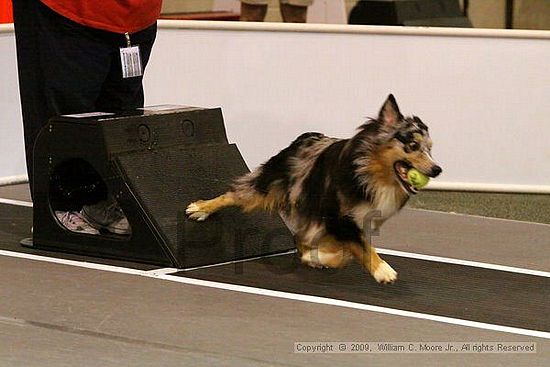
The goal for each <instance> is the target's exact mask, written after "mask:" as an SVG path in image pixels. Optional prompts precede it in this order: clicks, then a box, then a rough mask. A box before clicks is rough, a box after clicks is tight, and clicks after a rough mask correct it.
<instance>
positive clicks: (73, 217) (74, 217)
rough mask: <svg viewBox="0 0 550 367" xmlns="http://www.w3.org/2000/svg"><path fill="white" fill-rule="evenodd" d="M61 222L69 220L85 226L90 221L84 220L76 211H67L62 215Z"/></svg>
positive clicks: (75, 224) (74, 223) (78, 225)
mask: <svg viewBox="0 0 550 367" xmlns="http://www.w3.org/2000/svg"><path fill="white" fill-rule="evenodd" d="M61 222H64V223H65V222H67V223H70V224H72V225H74V226H77V227H85V226H87V225H88V222H86V221H85V220H84V218H82V217H81V216H80V215H79V214H78V213H76V212H66V213H64V214H63V216H62V217H61Z"/></svg>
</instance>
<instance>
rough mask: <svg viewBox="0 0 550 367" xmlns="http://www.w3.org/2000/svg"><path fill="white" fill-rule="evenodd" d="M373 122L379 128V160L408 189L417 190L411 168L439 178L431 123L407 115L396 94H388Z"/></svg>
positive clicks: (411, 192)
mask: <svg viewBox="0 0 550 367" xmlns="http://www.w3.org/2000/svg"><path fill="white" fill-rule="evenodd" d="M371 123H372V124H374V125H375V127H376V130H377V134H376V136H377V139H376V145H377V149H376V151H377V154H376V155H377V159H378V160H379V162H380V163H381V164H383V165H384V166H385V167H391V168H390V169H388V170H387V171H386V172H389V173H388V175H392V176H393V177H392V179H394V180H395V181H397V182H398V183H399V184H400V185H401V187H402V188H403V189H404V190H405V191H406V192H408V193H410V194H416V192H417V189H416V188H415V187H414V186H413V185H411V184H410V183H409V182H408V179H407V173H408V171H409V170H410V169H411V168H416V169H417V170H418V171H420V172H422V173H423V174H425V175H426V176H429V177H436V176H438V175H439V174H440V173H441V172H442V169H441V167H440V166H439V165H437V164H436V163H435V161H434V160H433V158H432V155H431V149H432V140H431V139H430V135H429V133H428V126H426V124H424V122H422V120H420V118H418V117H417V116H412V117H405V116H403V115H402V114H401V112H399V107H398V106H397V102H396V100H395V98H394V96H393V95H391V94H390V95H389V96H388V98H387V100H386V102H384V105H383V106H382V108H381V109H380V112H379V114H378V118H377V119H376V120H373V121H371Z"/></svg>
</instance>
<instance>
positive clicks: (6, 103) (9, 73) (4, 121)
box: [0, 24, 27, 184]
mask: <svg viewBox="0 0 550 367" xmlns="http://www.w3.org/2000/svg"><path fill="white" fill-rule="evenodd" d="M26 174H27V171H26V169H25V148H24V145H23V125H22V123H21V107H20V102H19V88H18V85H17V63H16V59H15V37H14V35H13V27H12V26H7V25H1V24H0V184H6V183H10V182H20V181H22V180H25V179H26Z"/></svg>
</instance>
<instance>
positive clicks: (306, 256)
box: [300, 251, 325, 269]
mask: <svg viewBox="0 0 550 367" xmlns="http://www.w3.org/2000/svg"><path fill="white" fill-rule="evenodd" d="M300 260H301V261H302V264H305V265H307V266H309V267H311V268H314V269H323V268H324V267H325V266H323V264H321V262H320V261H319V259H317V258H316V257H314V256H312V254H311V251H305V252H304V253H303V254H302V256H301V258H300Z"/></svg>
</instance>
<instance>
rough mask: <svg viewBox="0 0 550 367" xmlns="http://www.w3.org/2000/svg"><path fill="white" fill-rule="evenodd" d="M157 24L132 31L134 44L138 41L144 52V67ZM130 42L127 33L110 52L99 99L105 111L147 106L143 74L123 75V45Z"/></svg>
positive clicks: (119, 110) (149, 54) (151, 46)
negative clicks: (121, 52) (108, 64)
mask: <svg viewBox="0 0 550 367" xmlns="http://www.w3.org/2000/svg"><path fill="white" fill-rule="evenodd" d="M156 34H157V25H156V24H154V25H152V26H150V27H148V28H146V29H144V30H142V31H140V32H137V33H135V34H131V35H130V40H131V43H132V45H133V46H134V45H138V46H139V50H140V54H141V65H142V67H143V71H144V72H145V68H146V66H147V63H148V62H149V57H150V56H151V51H152V49H153V44H154V42H155V38H156ZM125 46H126V40H125V37H124V36H123V35H121V36H120V38H119V39H117V40H116V41H115V43H114V44H113V45H112V51H111V53H110V68H109V72H108V74H107V75H106V77H105V80H104V82H103V84H102V86H101V91H100V94H99V96H98V98H97V101H96V108H97V110H99V111H105V112H121V111H127V110H133V109H136V108H140V107H143V103H144V93H143V76H137V77H132V78H123V77H122V66H121V61H120V52H119V48H120V47H125Z"/></svg>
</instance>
